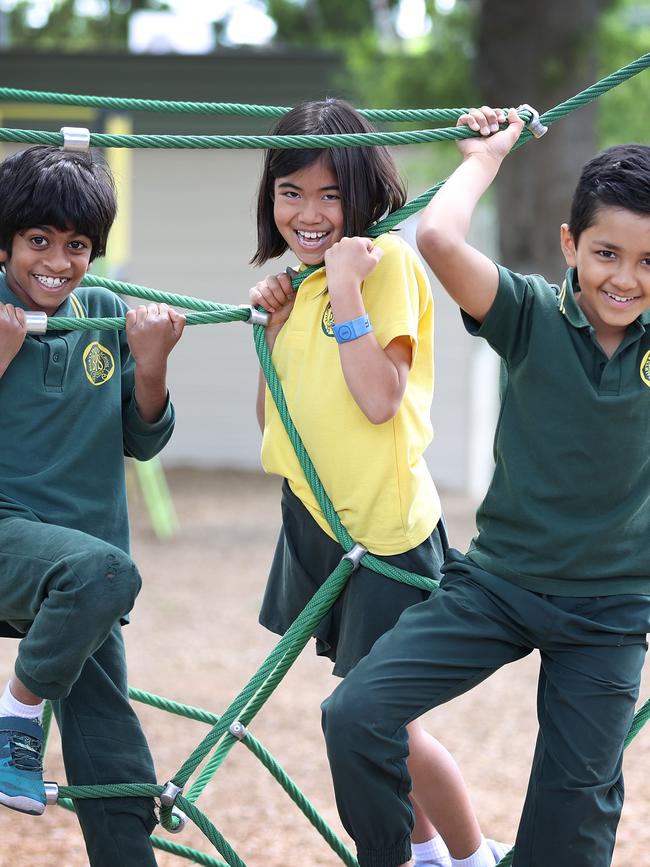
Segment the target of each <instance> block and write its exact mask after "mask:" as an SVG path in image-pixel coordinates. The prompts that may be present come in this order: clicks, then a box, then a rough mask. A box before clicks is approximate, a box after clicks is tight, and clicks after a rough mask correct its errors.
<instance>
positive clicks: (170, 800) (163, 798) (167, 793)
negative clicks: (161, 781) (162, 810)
mask: <svg viewBox="0 0 650 867" xmlns="http://www.w3.org/2000/svg"><path fill="white" fill-rule="evenodd" d="M182 794H183V787H182V786H177V785H176V783H172V781H171V780H170V781H169V782H168V783H165V788H164V789H163V790H162V792H161V793H160V803H161V804H162V805H163V807H173V806H174V801H175V800H176V798H177V797H178V796H179V795H182Z"/></svg>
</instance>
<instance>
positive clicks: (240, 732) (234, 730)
mask: <svg viewBox="0 0 650 867" xmlns="http://www.w3.org/2000/svg"><path fill="white" fill-rule="evenodd" d="M228 731H229V732H230V734H231V735H232V736H233V737H234V738H237V740H238V741H243V740H244V738H245V737H246V735H247V734H248V729H247V728H246V726H245V725H244V723H242V722H240V721H239V720H235V722H234V723H233V724H232V725H231V726H230V728H229V729H228Z"/></svg>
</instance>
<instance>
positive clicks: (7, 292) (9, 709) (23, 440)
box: [0, 147, 184, 867]
mask: <svg viewBox="0 0 650 867" xmlns="http://www.w3.org/2000/svg"><path fill="white" fill-rule="evenodd" d="M115 210H116V202H115V192H114V187H113V182H112V179H111V177H110V175H109V173H108V171H107V170H106V169H105V168H104V167H103V166H102V165H101V164H99V163H97V162H95V161H94V160H93V159H92V158H91V157H90V155H89V154H78V153H77V154H71V153H66V152H64V151H62V150H59V149H58V148H53V147H36V148H29V149H27V150H24V151H21V152H19V153H17V154H14V155H13V156H11V157H9V158H7V159H6V160H4V162H2V164H0V267H1V271H2V273H0V412H1V414H2V424H1V425H0V635H5V636H7V635H13V636H17V637H20V638H21V641H20V644H19V645H18V657H17V661H16V665H15V673H14V676H13V677H12V678H11V680H10V681H9V683H8V684H7V686H6V688H5V689H4V693H2V694H1V695H0V803H1V804H4V805H5V806H7V807H10V808H12V809H15V810H20V811H22V812H26V813H32V814H36V815H38V814H40V813H42V812H43V810H44V807H45V801H46V799H45V791H44V786H43V771H42V764H41V752H42V742H43V730H42V728H41V724H40V722H41V715H42V709H43V700H44V699H49V700H50V701H51V702H52V704H53V708H54V713H55V716H56V719H57V722H58V725H59V728H60V731H61V740H62V745H63V758H64V762H65V767H66V774H67V778H68V782H69V783H70V784H72V785H83V784H88V785H97V784H110V783H122V782H152V783H153V782H155V774H154V769H153V763H152V760H151V755H150V753H149V749H148V747H147V743H146V740H145V737H144V734H143V732H142V730H141V728H140V724H139V722H138V719H137V717H136V715H135V714H134V712H133V710H132V708H131V706H130V704H129V701H128V692H127V681H126V664H125V658H124V645H123V640H122V635H121V626H120V623H121V622H122V623H123V622H125V621H126V618H127V615H128V612H129V611H130V609H131V608H132V606H133V603H134V600H135V597H136V595H137V593H138V591H139V589H140V584H141V579H140V576H139V574H138V571H137V569H136V567H135V565H134V564H133V562H132V561H131V559H130V557H129V553H128V552H129V532H128V519H127V506H126V489H125V479H124V456H125V455H129V456H133V457H136V458H139V459H148V458H151V457H152V456H153V455H155V454H156V453H157V452H158V451H159V450H160V449H161V448H162V447H163V446H164V444H165V443H166V442H167V440H168V439H169V437H170V436H171V433H172V429H173V426H174V411H173V408H172V406H171V403H170V401H169V396H168V392H167V386H166V382H165V380H166V364H167V357H168V355H169V353H170V351H171V350H172V349H173V347H174V346H175V344H176V342H177V341H178V339H179V338H180V336H181V333H182V331H183V325H184V317H182V316H181V315H180V314H178V313H176V311H174V310H171V309H169V308H168V307H167V306H166V305H163V304H161V305H157V304H150V305H148V306H146V307H145V306H141V307H138V308H137V309H135V310H129V309H128V308H127V307H126V305H125V304H124V303H123V302H122V301H121V300H120V299H119V298H118V297H117V296H116V295H114V294H113V293H111V292H109V291H107V290H105V289H100V288H96V287H91V288H85V287H84V288H80V286H79V284H80V282H81V280H82V278H83V277H84V275H85V273H86V271H87V269H88V266H89V264H90V262H91V261H92V260H93V259H94V258H95V257H97V256H101V255H103V254H104V252H105V247H106V240H107V236H108V232H109V229H110V227H111V224H112V222H113V219H114V217H115ZM30 311H40V312H44V313H46V314H48V315H60V316H68V317H105V316H124V315H126V332H118V331H65V332H61V331H47V332H46V333H45V334H32V333H27V319H28V316H29V312H30ZM0 690H1V687H0ZM75 806H76V809H77V813H78V816H79V821H80V824H81V827H82V830H83V833H84V837H85V841H86V847H87V850H88V856H89V860H90V864H91V865H92V867H116V865H118V864H120V865H130V867H148V865H155V864H156V861H155V858H154V856H153V849H152V846H151V842H150V839H149V835H150V833H151V831H152V830H153V827H154V825H155V815H154V809H153V801H152V800H151V799H148V798H116V799H106V800H95V799H84V800H79V801H77V803H76V804H75Z"/></svg>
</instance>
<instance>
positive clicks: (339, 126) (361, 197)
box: [251, 98, 406, 265]
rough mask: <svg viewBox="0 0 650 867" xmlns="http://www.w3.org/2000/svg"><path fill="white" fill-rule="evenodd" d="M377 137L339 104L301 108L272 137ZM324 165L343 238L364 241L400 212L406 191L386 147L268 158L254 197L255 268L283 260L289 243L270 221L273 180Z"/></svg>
mask: <svg viewBox="0 0 650 867" xmlns="http://www.w3.org/2000/svg"><path fill="white" fill-rule="evenodd" d="M359 132H376V129H375V128H374V127H373V126H372V125H371V124H369V123H368V122H367V121H366V120H365V119H364V118H363V117H362V115H360V114H359V113H358V112H357V111H356V109H355V108H354V107H353V106H352V105H350V103H348V102H345V101H344V100H342V99H333V98H328V99H324V100H321V101H315V102H303V103H301V104H300V105H297V106H296V107H295V108H293V109H291V111H290V112H288V113H287V114H285V115H284V116H283V117H281V118H280V120H279V121H278V122H277V123H276V125H275V126H274V128H273V130H272V135H331V134H335V133H359ZM317 160H325V161H326V163H327V165H328V166H329V167H330V168H331V169H332V171H333V172H334V174H335V175H336V178H337V180H338V185H339V189H340V191H341V204H342V207H343V215H344V224H343V233H344V235H345V236H347V237H355V236H358V235H363V234H364V233H365V232H366V230H367V229H368V228H369V227H370V226H372V224H373V223H376V222H377V220H379V219H380V218H381V217H383V216H384V215H385V214H390V213H392V212H393V211H396V210H397V209H398V208H401V207H402V205H403V204H404V202H405V201H406V189H405V187H404V184H403V183H402V181H401V179H400V177H399V175H398V173H397V168H396V166H395V163H394V162H393V158H392V157H391V155H390V153H389V151H388V150H387V148H385V147H374V146H373V147H355V148H347V147H343V148H305V149H299V150H289V149H287V150H280V149H278V150H275V149H271V150H268V151H267V152H266V156H265V159H264V169H263V172H262V179H261V181H260V187H259V192H258V197H257V250H256V251H255V255H254V256H253V258H252V259H251V263H252V264H253V265H263V264H264V262H266V261H267V260H268V259H274V258H275V257H276V256H281V255H282V254H283V253H284V252H285V250H286V249H287V243H286V241H285V240H284V238H283V237H282V235H281V234H280V233H279V232H278V230H277V227H276V225H275V220H274V218H273V192H274V182H275V179H276V178H285V177H287V176H288V175H291V174H293V173H294V172H298V171H300V170H301V169H304V168H306V167H307V166H310V165H311V164H312V163H315V162H316V161H317Z"/></svg>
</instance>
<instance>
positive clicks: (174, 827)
mask: <svg viewBox="0 0 650 867" xmlns="http://www.w3.org/2000/svg"><path fill="white" fill-rule="evenodd" d="M189 821H190V820H189V819H188V817H187V815H186V814H185V813H184V812H183V811H182V810H179V809H178V807H172V821H171V828H168V829H167V830H168V831H169V833H170V834H180V833H181V831H182V830H183V828H185V826H186V825H187V823H188V822H189Z"/></svg>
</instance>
